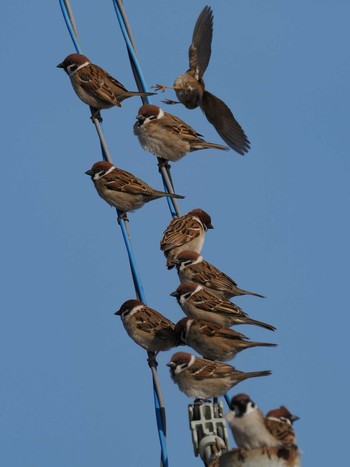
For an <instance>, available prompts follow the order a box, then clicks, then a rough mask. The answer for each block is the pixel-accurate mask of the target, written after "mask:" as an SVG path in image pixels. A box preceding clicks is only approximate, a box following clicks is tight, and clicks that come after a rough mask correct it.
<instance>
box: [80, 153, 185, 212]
mask: <svg viewBox="0 0 350 467" xmlns="http://www.w3.org/2000/svg"><path fill="white" fill-rule="evenodd" d="M85 173H86V175H90V176H91V179H92V181H93V182H94V185H95V188H96V190H97V193H98V194H99V195H100V196H101V198H103V199H104V200H105V201H106V202H107V203H108V204H110V205H111V206H113V207H115V208H116V209H118V210H119V211H122V213H121V215H120V216H119V218H121V217H125V216H126V213H127V212H129V211H134V210H135V209H139V208H141V207H142V206H143V205H144V204H145V203H148V202H149V201H153V200H154V199H158V198H162V197H164V196H168V197H171V198H180V199H182V198H184V196H181V195H176V194H175V193H164V192H162V191H158V190H155V189H154V188H152V187H151V186H149V185H148V184H147V183H146V182H144V181H143V180H141V179H140V178H137V177H136V176H135V175H133V174H131V173H129V172H126V171H125V170H122V169H118V168H117V167H115V166H114V165H113V164H112V163H111V162H107V161H99V162H95V164H94V165H93V166H92V167H91V169H89V170H87V171H86V172H85Z"/></svg>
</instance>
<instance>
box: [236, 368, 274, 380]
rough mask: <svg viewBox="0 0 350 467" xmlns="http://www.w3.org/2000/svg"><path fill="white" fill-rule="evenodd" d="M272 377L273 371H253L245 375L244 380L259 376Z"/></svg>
mask: <svg viewBox="0 0 350 467" xmlns="http://www.w3.org/2000/svg"><path fill="white" fill-rule="evenodd" d="M269 375H271V370H262V371H251V372H249V373H244V374H243V375H242V379H247V378H255V377H257V376H269Z"/></svg>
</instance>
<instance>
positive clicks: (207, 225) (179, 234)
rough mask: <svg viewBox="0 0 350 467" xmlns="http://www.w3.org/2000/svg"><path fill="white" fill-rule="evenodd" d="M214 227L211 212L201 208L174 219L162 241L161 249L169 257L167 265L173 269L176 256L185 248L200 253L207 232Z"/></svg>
mask: <svg viewBox="0 0 350 467" xmlns="http://www.w3.org/2000/svg"><path fill="white" fill-rule="evenodd" d="M213 228H214V227H213V226H212V224H211V217H210V216H209V214H208V213H206V212H205V211H203V209H199V208H198V209H192V211H189V212H188V213H187V214H185V215H183V216H180V217H176V218H175V219H173V220H172V221H171V222H170V224H169V225H168V227H167V228H166V229H165V231H164V234H163V237H162V239H161V241H160V249H161V250H162V251H163V253H164V255H165V257H166V259H167V261H166V267H167V268H168V269H172V268H173V267H174V265H175V263H174V260H175V258H176V257H177V255H178V254H179V253H180V252H181V251H183V250H191V251H196V252H197V253H199V252H200V251H201V249H202V246H203V243H204V237H205V232H206V231H207V230H208V229H213Z"/></svg>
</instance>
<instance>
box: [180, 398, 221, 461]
mask: <svg viewBox="0 0 350 467" xmlns="http://www.w3.org/2000/svg"><path fill="white" fill-rule="evenodd" d="M188 416H189V421H190V429H191V432H192V442H193V448H194V454H195V456H196V457H197V456H200V457H201V459H202V460H203V462H204V464H205V465H209V464H210V463H211V462H213V461H214V460H215V459H217V458H218V457H220V456H221V454H222V453H223V452H225V451H227V449H228V432H227V426H226V421H225V418H224V415H223V404H222V402H218V401H214V402H213V403H212V402H209V401H195V402H194V403H193V404H189V406H188Z"/></svg>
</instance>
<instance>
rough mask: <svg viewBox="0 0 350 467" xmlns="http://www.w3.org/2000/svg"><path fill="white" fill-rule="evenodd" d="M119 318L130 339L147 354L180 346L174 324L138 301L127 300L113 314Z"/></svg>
mask: <svg viewBox="0 0 350 467" xmlns="http://www.w3.org/2000/svg"><path fill="white" fill-rule="evenodd" d="M114 314H115V315H118V316H120V317H121V319H122V322H123V325H124V328H125V330H126V332H127V333H128V334H129V336H130V337H131V339H132V340H133V341H134V342H136V344H138V345H140V346H141V347H142V348H143V349H145V350H148V351H149V352H156V353H158V352H159V351H162V350H163V351H164V350H169V349H171V348H173V347H176V346H178V345H180V344H181V341H180V340H179V338H178V337H177V334H176V333H175V332H174V328H175V324H174V323H173V322H172V321H170V320H169V319H167V318H165V316H163V315H162V314H160V313H158V311H156V310H153V309H152V308H149V307H148V306H146V305H145V304H144V303H142V302H140V301H139V300H127V301H126V302H124V303H123V305H122V306H121V307H120V309H119V310H118V311H116V312H115V313H114Z"/></svg>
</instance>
